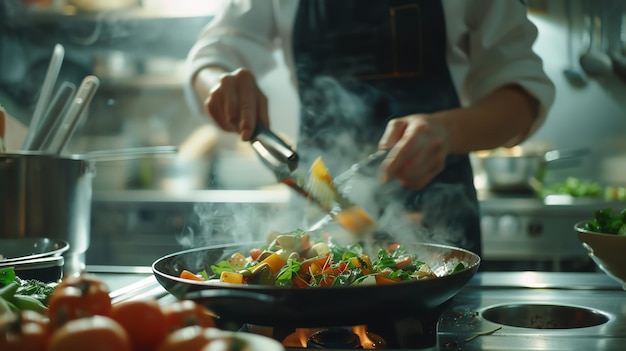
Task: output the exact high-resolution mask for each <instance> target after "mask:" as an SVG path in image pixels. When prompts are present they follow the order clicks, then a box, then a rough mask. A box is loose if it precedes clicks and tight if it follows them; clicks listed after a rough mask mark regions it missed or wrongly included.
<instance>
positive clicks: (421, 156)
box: [378, 114, 449, 189]
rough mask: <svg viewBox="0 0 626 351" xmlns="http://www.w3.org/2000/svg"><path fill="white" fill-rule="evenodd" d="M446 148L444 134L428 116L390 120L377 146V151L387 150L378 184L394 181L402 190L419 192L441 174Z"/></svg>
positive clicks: (437, 124) (443, 130) (415, 115)
mask: <svg viewBox="0 0 626 351" xmlns="http://www.w3.org/2000/svg"><path fill="white" fill-rule="evenodd" d="M448 145H449V141H448V132H447V131H446V129H445V127H444V126H443V124H441V122H439V121H437V120H436V119H434V118H432V116H430V115H426V114H413V115H409V116H406V117H401V118H396V119H393V120H391V121H390V122H389V123H388V124H387V127H386V129H385V133H384V134H383V136H382V138H381V139H380V142H379V144H378V147H379V148H380V149H388V148H391V150H390V151H389V154H388V155H387V157H386V158H385V160H384V161H383V162H382V165H381V171H382V179H381V181H383V182H387V181H389V180H391V179H394V178H395V179H397V180H398V181H399V182H400V184H402V186H404V187H407V188H413V189H421V188H423V187H424V186H426V184H428V183H429V182H430V181H431V180H432V179H433V178H434V177H435V176H436V175H437V174H438V173H439V172H441V171H442V170H443V168H444V166H445V160H446V156H447V155H448Z"/></svg>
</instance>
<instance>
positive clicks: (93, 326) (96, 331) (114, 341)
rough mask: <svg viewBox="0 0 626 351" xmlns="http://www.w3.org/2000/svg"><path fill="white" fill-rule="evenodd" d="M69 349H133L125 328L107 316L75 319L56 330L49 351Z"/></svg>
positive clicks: (104, 350)
mask: <svg viewBox="0 0 626 351" xmlns="http://www.w3.org/2000/svg"><path fill="white" fill-rule="evenodd" d="M69 350H97V351H133V350H132V347H131V343H130V339H129V337H128V334H127V333H126V331H125V330H124V328H122V326H121V325H120V324H119V323H117V322H116V321H114V320H113V319H111V318H109V317H105V316H92V317H85V318H79V319H74V320H71V321H68V322H67V323H65V324H64V325H63V326H61V327H60V328H59V329H57V330H55V331H54V332H53V334H52V337H51V338H50V341H49V343H48V349H47V351H69Z"/></svg>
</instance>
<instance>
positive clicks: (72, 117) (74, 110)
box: [45, 76, 100, 154]
mask: <svg viewBox="0 0 626 351" xmlns="http://www.w3.org/2000/svg"><path fill="white" fill-rule="evenodd" d="M99 86H100V80H98V78H97V77H96V76H87V77H85V78H84V79H83V81H82V83H81V85H80V87H79V88H78V91H77V92H76V96H75V97H74V100H73V102H72V105H70V107H69V109H68V111H67V113H66V114H65V116H63V121H62V124H61V125H60V127H59V129H58V130H57V131H56V133H55V135H53V136H52V140H51V142H50V145H49V146H48V147H47V149H46V150H45V151H46V152H48V153H52V154H60V153H61V152H62V151H63V149H64V148H65V145H67V142H68V141H69V140H70V138H71V137H72V135H73V134H74V131H75V130H76V127H77V126H78V123H79V121H80V118H81V116H83V112H84V111H85V109H86V108H87V106H88V105H89V103H90V102H91V99H92V98H93V96H94V94H95V93H96V90H97V89H98V87H99Z"/></svg>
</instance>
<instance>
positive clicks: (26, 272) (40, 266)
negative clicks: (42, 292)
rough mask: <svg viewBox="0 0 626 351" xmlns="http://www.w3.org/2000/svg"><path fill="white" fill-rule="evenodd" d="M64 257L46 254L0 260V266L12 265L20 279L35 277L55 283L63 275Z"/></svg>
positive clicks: (45, 281)
mask: <svg viewBox="0 0 626 351" xmlns="http://www.w3.org/2000/svg"><path fill="white" fill-rule="evenodd" d="M64 263H65V258H64V257H63V256H46V257H39V258H33V259H28V260H20V261H16V262H6V263H5V262H4V261H0V268H9V267H13V269H14V270H15V274H16V275H17V276H18V277H19V278H20V279H37V280H39V281H42V282H44V283H56V282H58V281H59V279H61V278H62V277H63V273H64V272H63V271H64Z"/></svg>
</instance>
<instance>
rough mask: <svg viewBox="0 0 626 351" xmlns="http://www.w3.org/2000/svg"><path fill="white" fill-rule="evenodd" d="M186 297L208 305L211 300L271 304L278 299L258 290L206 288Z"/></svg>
mask: <svg viewBox="0 0 626 351" xmlns="http://www.w3.org/2000/svg"><path fill="white" fill-rule="evenodd" d="M185 299H189V300H194V301H196V302H198V303H201V304H203V305H206V303H207V302H208V303H210V302H211V301H216V300H219V302H220V303H223V302H228V300H231V301H230V302H232V303H237V304H240V303H241V301H242V300H244V301H254V302H258V303H269V304H273V303H275V302H276V301H277V299H276V298H275V297H274V296H272V295H268V294H263V293H260V292H256V291H241V290H234V289H231V290H229V289H205V290H199V291H193V292H190V293H187V294H185Z"/></svg>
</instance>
